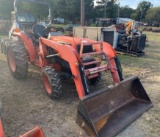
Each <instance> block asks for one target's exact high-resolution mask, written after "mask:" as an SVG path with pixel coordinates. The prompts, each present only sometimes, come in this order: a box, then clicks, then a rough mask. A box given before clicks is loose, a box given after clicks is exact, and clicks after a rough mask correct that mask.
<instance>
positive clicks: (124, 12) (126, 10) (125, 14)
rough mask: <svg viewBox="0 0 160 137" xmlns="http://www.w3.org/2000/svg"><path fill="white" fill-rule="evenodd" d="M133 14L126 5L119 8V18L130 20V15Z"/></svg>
mask: <svg viewBox="0 0 160 137" xmlns="http://www.w3.org/2000/svg"><path fill="white" fill-rule="evenodd" d="M133 12H134V10H133V9H132V8H130V7H129V6H128V5H126V6H124V7H120V17H122V18H131V14H133Z"/></svg>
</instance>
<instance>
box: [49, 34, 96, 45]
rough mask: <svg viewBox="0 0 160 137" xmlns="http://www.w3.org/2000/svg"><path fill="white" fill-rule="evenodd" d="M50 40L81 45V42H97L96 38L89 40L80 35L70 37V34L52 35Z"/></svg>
mask: <svg viewBox="0 0 160 137" xmlns="http://www.w3.org/2000/svg"><path fill="white" fill-rule="evenodd" d="M50 40H53V41H56V42H58V43H61V44H68V45H72V46H73V45H80V44H81V42H84V43H93V42H96V41H94V40H89V39H86V38H79V37H69V36H52V37H51V38H50Z"/></svg>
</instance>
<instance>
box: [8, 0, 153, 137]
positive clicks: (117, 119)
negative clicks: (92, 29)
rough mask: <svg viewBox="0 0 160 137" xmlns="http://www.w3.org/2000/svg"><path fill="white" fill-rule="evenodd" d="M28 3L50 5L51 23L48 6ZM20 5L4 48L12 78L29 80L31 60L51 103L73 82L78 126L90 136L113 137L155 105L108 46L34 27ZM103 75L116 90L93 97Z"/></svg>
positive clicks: (30, 15)
mask: <svg viewBox="0 0 160 137" xmlns="http://www.w3.org/2000/svg"><path fill="white" fill-rule="evenodd" d="M25 1H28V2H34V3H39V4H43V5H48V6H49V17H50V20H52V19H51V17H52V16H51V7H50V5H49V4H47V3H44V2H37V1H34V0H25ZM19 2H20V0H15V3H14V10H15V15H16V20H15V22H14V24H13V26H12V29H11V31H10V42H9V44H8V45H7V48H6V49H7V59H8V65H9V68H10V72H11V74H12V76H13V77H14V78H17V79H21V78H25V77H27V73H28V62H30V63H31V64H33V65H35V66H37V67H38V68H39V69H40V71H41V72H42V79H43V84H44V87H45V90H46V92H47V94H48V95H49V97H50V98H52V99H57V98H59V97H60V96H61V94H62V91H61V88H62V85H61V80H62V79H69V78H72V79H73V80H74V82H75V86H76V89H77V92H78V96H79V98H80V99H81V102H80V104H79V106H78V111H77V123H78V124H79V125H80V126H81V127H82V128H83V129H85V130H86V132H87V133H88V134H90V135H92V136H98V137H102V136H105V137H106V136H113V135H115V134H117V133H118V132H119V131H120V130H122V129H123V128H124V127H125V126H126V125H128V124H129V123H131V122H132V121H133V120H134V119H135V118H137V117H138V116H139V115H141V114H142V113H143V112H144V111H145V110H147V109H148V108H149V107H151V106H152V103H151V101H150V99H149V97H148V95H147V94H146V92H145V90H144V88H143V86H142V85H141V83H140V81H139V79H138V78H137V77H133V78H130V79H126V80H123V77H122V69H121V65H120V62H119V60H118V58H117V55H116V53H115V51H114V49H113V48H112V47H111V46H110V45H109V44H108V43H105V42H97V41H93V40H89V39H86V38H78V37H69V36H60V34H59V33H58V32H49V31H48V27H44V26H42V25H38V24H36V19H35V17H34V16H33V15H32V14H30V13H21V12H19V11H18V10H17V5H18V3H19ZM50 24H51V22H50V23H49V24H48V26H49V25H50ZM102 56H103V57H105V60H104V61H103V63H102ZM102 72H110V73H111V76H112V78H113V81H114V83H117V84H116V86H113V87H112V88H104V89H102V90H100V91H97V92H95V93H92V94H90V91H89V88H88V86H89V84H96V83H97V82H98V81H99V79H100V78H101V73H102ZM122 80H123V81H122ZM121 81H122V82H121ZM122 121H123V122H122Z"/></svg>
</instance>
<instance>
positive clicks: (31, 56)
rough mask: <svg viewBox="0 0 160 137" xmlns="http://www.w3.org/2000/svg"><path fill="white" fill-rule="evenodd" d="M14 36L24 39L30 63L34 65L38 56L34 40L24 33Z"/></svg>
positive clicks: (14, 33) (16, 33) (17, 33)
mask: <svg viewBox="0 0 160 137" xmlns="http://www.w3.org/2000/svg"><path fill="white" fill-rule="evenodd" d="M13 35H14V36H18V37H20V38H21V39H22V41H23V42H24V44H25V47H26V49H27V50H28V53H29V61H30V63H34V61H35V57H36V55H35V49H34V45H33V42H32V40H31V39H30V38H29V37H28V36H27V35H26V34H24V33H23V32H13Z"/></svg>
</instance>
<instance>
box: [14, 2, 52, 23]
mask: <svg viewBox="0 0 160 137" xmlns="http://www.w3.org/2000/svg"><path fill="white" fill-rule="evenodd" d="M21 1H25V2H29V3H38V4H42V5H46V6H48V8H49V19H50V22H49V24H48V25H47V26H49V25H50V24H51V23H52V8H51V5H50V4H49V3H47V2H40V1H36V0H15V1H14V11H15V14H17V12H18V10H17V4H18V3H19V2H21Z"/></svg>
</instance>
